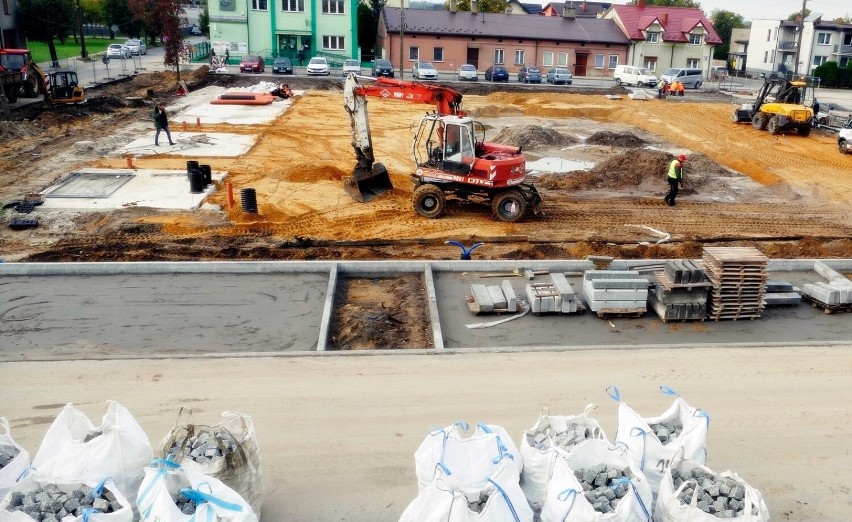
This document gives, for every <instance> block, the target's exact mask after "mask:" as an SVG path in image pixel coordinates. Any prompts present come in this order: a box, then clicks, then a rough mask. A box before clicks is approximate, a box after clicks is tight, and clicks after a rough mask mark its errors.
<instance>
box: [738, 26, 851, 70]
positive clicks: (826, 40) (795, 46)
mask: <svg viewBox="0 0 852 522" xmlns="http://www.w3.org/2000/svg"><path fill="white" fill-rule="evenodd" d="M800 33H801V46H800V45H799V35H800ZM749 40H750V45H749V48H748V49H749V50H748V69H749V71H750V72H753V73H769V72H775V71H778V72H782V73H790V74H796V73H798V74H805V75H809V74H811V73H813V70H814V69H816V68H817V67H819V66H820V65H822V64H824V63H825V62H828V61H834V62H837V64H838V65H839V66H840V67H846V65H847V64H849V63H850V62H852V24H837V23H834V22H832V21H828V22H824V21H823V20H822V15H820V14H812V15H810V16H808V17H807V18H805V20H804V21H803V22H799V21H789V20H771V19H769V20H753V21H752V25H751V30H750V32H749ZM797 57H798V59H797Z"/></svg>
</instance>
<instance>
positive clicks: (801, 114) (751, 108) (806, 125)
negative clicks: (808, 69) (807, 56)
mask: <svg viewBox="0 0 852 522" xmlns="http://www.w3.org/2000/svg"><path fill="white" fill-rule="evenodd" d="M813 101H814V95H813V86H811V85H808V82H806V81H799V80H795V81H790V80H788V79H787V78H785V77H784V76H783V75H781V74H779V73H773V74H771V75H770V76H769V77H768V78H766V80H765V81H764V83H763V87H761V88H760V91H759V92H758V93H757V98H756V99H755V100H754V102H753V103H745V104H743V105H742V106H740V107H739V108H738V109H736V110H735V111H734V114H733V116H732V117H731V120H732V121H733V122H734V123H740V122H751V126H752V127H754V128H755V129H758V130H766V131H769V134H781V133H783V132H785V131H791V130H795V131H796V132H797V133H798V134H799V136H807V135H808V134H810V133H811V126H812V124H813V119H814V111H813V109H811V108H810V107H808V106H807V105H806V103H810V104H813Z"/></svg>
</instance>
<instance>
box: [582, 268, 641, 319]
mask: <svg viewBox="0 0 852 522" xmlns="http://www.w3.org/2000/svg"><path fill="white" fill-rule="evenodd" d="M649 286H650V283H649V282H648V280H647V279H645V278H644V277H642V276H641V275H640V274H639V272H637V271H635V270H587V271H586V272H585V274H584V275H583V294H584V295H585V297H586V302H587V303H588V305H589V308H590V309H591V310H592V311H593V312H597V313H598V314H599V315H600V314H606V313H613V314H619V313H644V312H645V310H647V306H648V287H649Z"/></svg>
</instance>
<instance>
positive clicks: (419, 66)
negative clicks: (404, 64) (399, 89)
mask: <svg viewBox="0 0 852 522" xmlns="http://www.w3.org/2000/svg"><path fill="white" fill-rule="evenodd" d="M411 75H412V76H413V77H414V79H416V80H437V79H438V69H435V66H434V65H432V62H414V67H412V68H411Z"/></svg>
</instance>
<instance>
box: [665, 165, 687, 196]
mask: <svg viewBox="0 0 852 522" xmlns="http://www.w3.org/2000/svg"><path fill="white" fill-rule="evenodd" d="M685 162H686V156H685V155H684V154H681V155H680V156H678V157H677V158H675V159H673V160H672V161H671V163H669V170H668V173H667V176H666V179H668V181H669V193H668V194H666V197H665V198H664V201H665V202H666V203H668V205H669V206H670V207H673V206H675V197H676V196H677V191H678V185H680V186H681V187H683V164H684V163H685Z"/></svg>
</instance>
